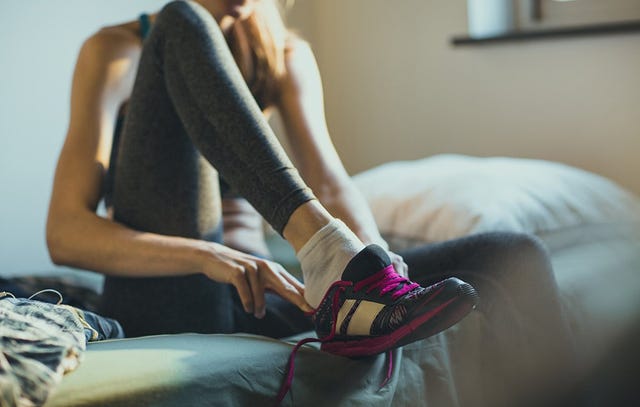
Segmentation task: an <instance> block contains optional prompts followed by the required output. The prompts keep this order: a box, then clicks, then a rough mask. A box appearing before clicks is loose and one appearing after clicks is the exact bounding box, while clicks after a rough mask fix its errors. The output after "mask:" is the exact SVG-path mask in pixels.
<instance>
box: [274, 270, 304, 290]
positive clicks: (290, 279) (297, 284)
mask: <svg viewBox="0 0 640 407" xmlns="http://www.w3.org/2000/svg"><path fill="white" fill-rule="evenodd" d="M280 274H281V275H282V277H284V279H285V280H287V282H289V284H291V285H292V286H293V287H294V288H295V289H296V290H298V292H299V293H300V295H304V284H302V283H301V282H300V281H299V280H298V279H297V278H295V277H294V276H292V275H291V274H289V273H287V271H286V270H284V268H283V269H282V273H280Z"/></svg>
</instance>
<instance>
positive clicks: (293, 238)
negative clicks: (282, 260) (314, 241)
mask: <svg viewBox="0 0 640 407" xmlns="http://www.w3.org/2000/svg"><path fill="white" fill-rule="evenodd" d="M332 220H333V216H331V214H330V213H329V212H328V211H327V210H326V209H325V208H324V207H323V206H322V205H321V204H320V202H318V201H317V200H311V201H307V202H305V203H303V204H302V205H300V206H299V207H298V208H297V209H296V210H295V211H293V213H292V214H291V216H290V217H289V221H288V222H287V224H286V226H285V227H284V229H283V230H282V235H283V236H284V238H285V239H287V241H288V242H289V243H290V244H291V246H293V248H294V250H295V251H296V253H297V252H298V251H300V249H301V248H302V246H304V244H305V243H307V242H308V241H309V239H311V237H312V236H313V235H314V234H315V233H316V232H317V231H319V230H320V229H322V228H323V227H324V226H326V225H327V224H329V222H331V221H332Z"/></svg>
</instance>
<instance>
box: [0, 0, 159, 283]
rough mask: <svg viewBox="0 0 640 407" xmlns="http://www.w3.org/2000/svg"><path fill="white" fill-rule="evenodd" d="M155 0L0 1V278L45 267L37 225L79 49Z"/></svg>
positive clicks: (64, 121)
mask: <svg viewBox="0 0 640 407" xmlns="http://www.w3.org/2000/svg"><path fill="white" fill-rule="evenodd" d="M161 4H162V2H160V1H158V0H136V1H130V0H109V1H99V0H20V1H2V2H0V50H2V51H1V52H0V275H10V274H13V273H17V272H41V271H47V270H53V269H54V267H53V266H52V265H51V263H50V261H49V258H48V255H47V252H46V246H45V237H44V227H45V218H46V212H47V205H48V201H49V195H50V192H51V181H52V178H53V171H54V168H55V162H56V159H57V155H58V152H59V150H60V148H61V146H62V142H63V139H64V136H65V132H66V126H67V120H68V114H69V106H68V103H69V94H70V90H71V89H70V87H71V75H72V72H73V66H74V64H75V59H76V56H77V52H78V50H79V47H80V45H81V43H82V41H83V40H84V38H86V37H87V36H89V35H90V34H91V33H93V32H94V31H96V30H97V29H98V28H99V27H100V26H103V25H107V24H111V23H116V22H121V21H126V20H131V19H135V18H136V16H137V15H138V14H139V13H140V12H141V11H154V10H155V9H156V8H158V7H159V6H160V5H161Z"/></svg>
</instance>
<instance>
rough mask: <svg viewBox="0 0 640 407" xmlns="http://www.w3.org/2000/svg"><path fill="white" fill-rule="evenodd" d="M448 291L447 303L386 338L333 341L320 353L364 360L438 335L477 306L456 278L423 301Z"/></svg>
mask: <svg viewBox="0 0 640 407" xmlns="http://www.w3.org/2000/svg"><path fill="white" fill-rule="evenodd" d="M454 290H455V291H454ZM452 291H454V292H455V294H454V295H453V296H452V297H451V298H450V299H449V300H447V301H445V302H443V303H441V304H439V305H438V306H436V307H434V308H432V309H431V310H429V311H428V312H425V313H423V314H421V315H419V316H417V317H416V318H414V319H412V320H411V321H409V322H407V323H406V324H404V325H403V326H401V327H399V328H398V329H396V330H395V331H393V332H392V333H390V334H388V335H384V336H377V337H373V338H365V339H352V340H348V341H335V340H334V341H331V342H325V343H323V344H322V346H321V349H322V350H323V351H325V352H329V353H333V354H335V355H340V356H348V357H364V356H371V355H377V354H379V353H383V352H386V351H387V350H390V349H395V348H398V347H400V346H404V345H408V344H410V343H412V342H415V341H418V340H421V339H425V338H428V337H430V336H433V335H435V334H437V333H440V332H442V331H444V330H445V329H447V328H449V327H451V326H452V325H455V324H456V323H458V322H459V321H460V320H462V319H463V318H464V317H465V316H467V315H468V314H469V313H470V312H471V310H473V308H475V306H476V304H477V303H478V294H477V293H476V291H475V290H474V288H473V287H472V286H471V285H469V284H467V283H465V282H463V281H462V280H459V279H457V278H449V279H447V280H444V281H443V287H442V288H441V289H440V291H439V292H438V293H437V294H435V295H434V296H432V297H429V298H428V299H427V300H426V301H429V302H431V301H433V300H434V299H435V298H436V297H437V296H440V295H446V294H451V292H452Z"/></svg>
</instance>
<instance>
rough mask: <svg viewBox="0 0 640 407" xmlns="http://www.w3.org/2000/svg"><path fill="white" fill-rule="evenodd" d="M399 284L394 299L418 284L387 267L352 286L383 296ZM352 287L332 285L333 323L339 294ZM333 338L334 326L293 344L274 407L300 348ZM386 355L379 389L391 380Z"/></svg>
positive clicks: (390, 364) (390, 362)
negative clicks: (321, 333) (384, 368)
mask: <svg viewBox="0 0 640 407" xmlns="http://www.w3.org/2000/svg"><path fill="white" fill-rule="evenodd" d="M401 283H405V286H404V287H402V288H400V289H399V290H398V291H396V292H394V293H393V294H392V295H393V298H394V299H396V298H397V297H399V296H402V295H404V294H406V293H408V292H410V291H411V290H413V289H414V288H416V287H419V284H416V283H412V282H411V281H409V280H408V279H406V278H404V277H402V276H400V275H399V274H397V273H396V272H395V270H394V268H393V266H388V267H386V268H384V269H383V270H381V271H379V272H377V273H376V274H374V275H372V276H371V277H369V278H366V279H364V280H362V281H359V282H358V283H356V284H355V286H354V292H355V291H358V290H359V289H362V288H363V287H367V286H368V289H367V292H370V291H371V290H373V289H375V288H376V287H382V289H381V290H380V294H381V295H384V294H385V293H387V292H389V291H391V290H393V289H395V288H397V287H398V285H399V284H401ZM407 283H410V284H407ZM352 285H353V283H351V282H349V281H338V282H336V283H334V286H338V289H337V290H336V291H335V292H334V293H333V298H332V299H331V300H332V307H331V309H332V320H333V321H335V320H336V318H337V316H338V310H339V307H338V305H339V301H340V294H341V293H343V292H344V290H345V289H346V288H347V287H349V286H352ZM335 336H336V325H335V324H333V326H332V327H331V332H330V333H329V335H327V336H325V337H323V338H304V339H301V340H300V341H298V343H296V344H295V346H294V347H293V349H292V350H291V353H290V354H289V361H288V363H287V375H286V377H285V380H284V382H283V383H282V386H280V391H279V392H278V395H277V397H276V403H275V405H276V406H279V405H280V403H282V400H284V397H285V396H286V395H287V393H288V392H289V390H291V385H292V384H293V374H294V371H295V359H296V355H297V354H298V351H299V350H300V348H301V347H302V346H304V345H306V344H307V343H312V342H320V343H324V342H328V341H330V340H332V339H333V338H334V337H335ZM386 354H387V361H388V366H387V374H386V376H385V378H384V380H383V381H382V383H381V384H380V388H383V387H384V386H385V385H386V384H387V383H388V382H389V380H390V379H391V374H392V372H393V353H392V352H391V350H388V351H387V352H386Z"/></svg>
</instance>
